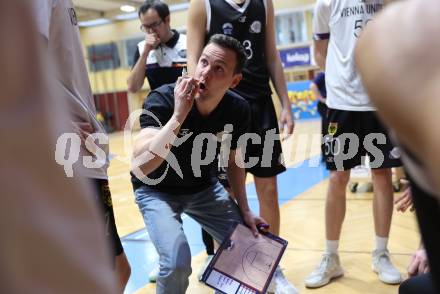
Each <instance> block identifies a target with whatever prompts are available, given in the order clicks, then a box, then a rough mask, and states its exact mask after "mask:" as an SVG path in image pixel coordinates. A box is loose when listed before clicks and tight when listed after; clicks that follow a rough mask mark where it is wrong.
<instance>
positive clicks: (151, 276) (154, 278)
mask: <svg viewBox="0 0 440 294" xmlns="http://www.w3.org/2000/svg"><path fill="white" fill-rule="evenodd" d="M158 275H159V265H156V266H155V267H154V268H153V269H152V270H151V272H150V273H149V274H148V280H149V281H150V283H156V281H157V276H158Z"/></svg>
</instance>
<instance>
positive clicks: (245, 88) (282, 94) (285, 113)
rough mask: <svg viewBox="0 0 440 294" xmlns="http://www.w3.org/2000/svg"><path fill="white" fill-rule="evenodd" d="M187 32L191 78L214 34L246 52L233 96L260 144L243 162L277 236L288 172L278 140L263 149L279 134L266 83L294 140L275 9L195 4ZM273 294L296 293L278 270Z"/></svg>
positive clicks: (257, 1)
mask: <svg viewBox="0 0 440 294" xmlns="http://www.w3.org/2000/svg"><path fill="white" fill-rule="evenodd" d="M187 28H188V31H187V37H188V44H187V49H188V69H189V73H190V74H193V72H194V69H195V65H196V64H197V60H198V59H199V57H200V53H201V51H202V48H203V46H204V44H205V43H206V41H207V40H208V39H209V37H210V36H212V35H214V34H217V33H220V34H225V35H230V36H232V37H234V38H236V39H237V40H239V41H240V42H241V43H242V44H243V47H244V48H245V51H246V55H247V62H246V65H245V67H244V69H243V79H242V81H241V82H240V84H239V85H238V86H237V87H236V88H235V89H234V91H235V92H236V93H238V94H240V95H241V96H242V97H243V98H245V99H246V100H247V101H248V102H249V104H250V106H251V111H252V121H251V128H250V130H249V132H250V133H256V134H258V135H259V136H260V138H261V142H258V143H257V142H255V141H250V142H248V144H247V148H246V158H245V160H246V161H247V162H249V161H250V159H251V158H253V159H252V160H254V159H255V158H258V162H257V163H256V164H255V165H253V166H252V167H250V168H247V169H246V170H247V171H248V172H250V173H251V174H252V175H253V176H254V179H255V186H256V190H257V195H258V199H259V203H260V215H261V216H262V217H264V219H265V220H267V221H268V223H269V225H270V228H269V230H270V231H271V233H274V234H276V235H278V234H279V230H280V211H279V204H278V191H277V178H276V176H277V175H278V174H279V173H282V172H284V171H285V170H286V169H285V167H284V165H283V163H282V150H281V143H280V141H279V140H278V139H279V137H278V139H277V140H275V141H274V142H273V143H274V144H273V147H272V148H270V147H271V146H269V148H264V145H265V143H266V145H268V144H271V142H272V141H271V140H269V139H267V138H266V136H267V135H270V134H271V133H272V134H279V130H278V122H277V117H276V113H275V109H274V105H273V102H272V97H271V94H272V91H271V88H270V85H269V80H272V82H273V85H274V87H275V91H276V92H277V94H278V96H279V98H280V101H281V105H282V111H281V116H280V127H281V128H282V131H283V132H284V133H285V134H292V132H293V127H294V123H293V119H292V113H291V108H290V101H289V99H288V95H287V88H286V82H285V79H284V73H283V67H282V64H281V61H280V58H279V54H278V51H277V49H276V45H275V26H274V11H273V3H272V1H271V0H193V1H191V4H190V8H189V12H188V26H187ZM265 139H266V140H265ZM264 149H266V154H265V153H264V152H263V150H264ZM267 151H269V152H267ZM275 291H276V293H296V289H295V288H294V287H293V285H291V284H290V283H289V282H288V281H287V280H286V279H285V277H284V276H283V274H282V272H281V271H280V270H278V271H277V273H276V275H275V278H274V283H272V284H271V287H269V292H275Z"/></svg>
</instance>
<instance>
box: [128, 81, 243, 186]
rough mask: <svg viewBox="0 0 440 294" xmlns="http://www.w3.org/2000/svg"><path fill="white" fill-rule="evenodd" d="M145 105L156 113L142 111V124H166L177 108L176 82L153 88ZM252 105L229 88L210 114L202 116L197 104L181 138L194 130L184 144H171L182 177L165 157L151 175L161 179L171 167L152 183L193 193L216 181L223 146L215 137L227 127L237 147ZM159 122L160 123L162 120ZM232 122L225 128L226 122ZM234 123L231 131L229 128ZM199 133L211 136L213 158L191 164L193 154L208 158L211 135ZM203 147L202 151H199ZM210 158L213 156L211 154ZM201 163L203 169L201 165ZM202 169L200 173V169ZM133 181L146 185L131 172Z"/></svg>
mask: <svg viewBox="0 0 440 294" xmlns="http://www.w3.org/2000/svg"><path fill="white" fill-rule="evenodd" d="M143 109H145V110H148V111H149V112H151V113H153V114H154V116H155V117H156V118H154V117H152V116H151V115H148V114H143V115H141V117H140V124H141V128H147V127H149V128H160V127H161V126H163V125H165V124H166V123H167V122H168V121H169V119H170V118H171V116H172V115H173V112H174V84H170V85H164V86H162V87H159V88H158V89H156V90H154V91H151V92H150V94H149V95H148V97H147V99H146V101H145V103H144V106H143ZM249 121H250V109H249V105H248V103H247V102H246V101H245V100H244V99H243V98H241V97H240V96H238V95H237V94H235V93H233V92H232V91H228V92H227V93H226V94H225V96H224V97H223V99H222V100H221V101H220V103H219V104H218V106H217V107H216V108H215V109H214V111H213V112H211V113H210V114H209V116H207V117H203V116H201V115H200V113H199V112H198V110H197V107H196V105H195V104H194V106H193V108H192V109H191V110H190V112H189V114H188V116H187V117H186V119H185V121H184V122H183V124H182V126H181V128H180V131H179V134H178V136H177V137H178V138H181V137H183V136H185V135H186V134H189V133H192V135H191V136H190V137H189V138H188V139H187V140H186V141H185V142H184V143H182V144H181V145H179V146H172V147H171V150H170V151H171V153H172V154H174V156H175V157H176V159H177V162H178V165H179V167H180V169H181V171H182V174H183V178H181V177H180V176H179V175H178V173H177V172H176V171H175V170H174V169H173V168H172V167H171V166H170V165H169V163H168V162H167V161H166V160H165V161H164V162H163V163H162V164H161V165H160V166H159V167H158V168H157V169H156V170H155V171H153V172H152V173H151V174H149V175H148V178H150V179H159V178H160V177H161V176H163V174H164V172H165V170H166V169H167V166H168V171H167V173H166V175H165V177H164V178H163V180H162V181H160V182H159V183H158V184H155V185H149V186H150V187H154V188H155V189H157V190H159V191H163V192H166V193H170V194H191V193H197V192H200V191H202V190H204V189H206V188H207V187H209V186H210V185H212V184H214V183H215V182H216V181H217V177H216V176H215V175H216V170H217V160H215V158H217V156H218V154H219V150H220V142H218V141H216V140H215V139H214V138H222V137H223V138H225V137H226V136H224V135H223V134H224V133H225V130H226V131H227V133H229V134H230V136H229V139H230V140H231V149H232V150H235V149H236V148H237V144H238V139H239V137H240V136H241V135H242V134H244V133H245V132H246V131H247V129H248V126H249ZM159 122H160V124H159ZM227 125H230V126H229V129H228V127H226V128H225V126H227ZM231 126H232V131H231V130H230V129H231ZM200 134H204V135H203V136H206V137H210V138H211V142H212V143H211V146H213V147H212V148H211V149H210V150H212V151H213V152H210V154H211V155H212V161H211V162H210V163H205V164H202V165H200V166H199V165H198V164H196V165H195V166H192V164H191V162H192V157H193V156H194V158H201V159H202V160H203V159H205V158H206V153H207V146H208V145H209V144H208V142H207V141H208V139H205V140H203V141H200V140H199V139H198V138H201V135H200ZM197 150H198V151H201V155H199V154H200V152H197ZM210 158H211V157H210ZM198 166H199V168H200V169H198ZM198 170H199V171H200V172H199V173H198V172H197V171H198ZM132 183H133V187H134V189H137V188H138V187H140V186H141V185H145V183H143V182H142V181H140V180H139V179H137V178H136V177H135V176H134V175H133V174H132Z"/></svg>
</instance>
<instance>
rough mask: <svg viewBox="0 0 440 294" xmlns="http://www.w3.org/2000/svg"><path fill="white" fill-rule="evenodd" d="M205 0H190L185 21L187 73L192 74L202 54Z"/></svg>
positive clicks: (204, 28)
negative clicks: (186, 20)
mask: <svg viewBox="0 0 440 294" xmlns="http://www.w3.org/2000/svg"><path fill="white" fill-rule="evenodd" d="M206 22H207V19H206V8H205V1H203V0H191V3H190V6H189V10H188V22H187V28H188V30H187V53H188V56H187V57H188V73H189V75H194V72H195V69H196V65H197V62H198V60H199V57H200V55H201V54H202V50H203V46H204V44H205V35H206Z"/></svg>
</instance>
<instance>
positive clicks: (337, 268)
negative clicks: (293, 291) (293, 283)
mask: <svg viewBox="0 0 440 294" xmlns="http://www.w3.org/2000/svg"><path fill="white" fill-rule="evenodd" d="M342 275H344V270H343V269H342V267H341V263H340V262H339V256H338V255H337V254H330V253H324V254H323V255H322V258H321V263H320V264H319V265H318V267H317V268H316V269H315V270H314V271H313V272H312V273H311V274H310V275H309V276H308V277H307V278H306V280H305V285H306V287H308V288H318V287H322V286H324V285H327V284H328V283H329V282H330V280H331V279H335V278H338V277H340V276H342Z"/></svg>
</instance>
